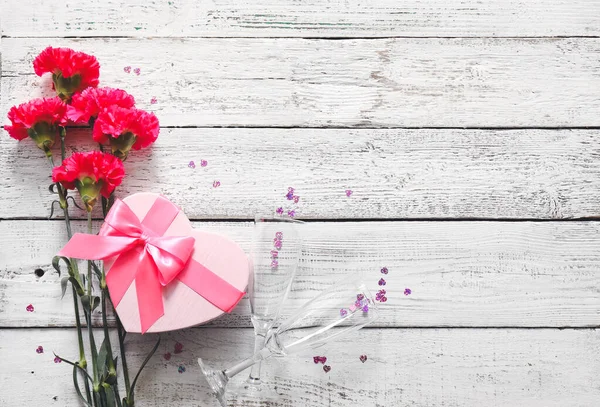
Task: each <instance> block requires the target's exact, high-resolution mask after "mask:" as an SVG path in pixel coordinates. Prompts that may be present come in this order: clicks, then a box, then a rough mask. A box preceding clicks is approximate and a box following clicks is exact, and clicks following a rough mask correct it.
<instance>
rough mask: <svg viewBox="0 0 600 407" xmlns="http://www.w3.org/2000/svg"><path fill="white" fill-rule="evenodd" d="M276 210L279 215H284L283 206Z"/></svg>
mask: <svg viewBox="0 0 600 407" xmlns="http://www.w3.org/2000/svg"><path fill="white" fill-rule="evenodd" d="M275 212H276V213H277V214H278V215H283V208H282V207H279V208H277V209H276V210H275Z"/></svg>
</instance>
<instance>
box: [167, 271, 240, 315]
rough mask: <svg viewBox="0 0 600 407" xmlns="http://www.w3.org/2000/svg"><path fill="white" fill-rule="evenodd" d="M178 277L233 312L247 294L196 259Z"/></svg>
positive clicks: (225, 309) (214, 302)
mask: <svg viewBox="0 0 600 407" xmlns="http://www.w3.org/2000/svg"><path fill="white" fill-rule="evenodd" d="M177 278H178V279H179V280H180V281H181V282H182V283H184V284H185V285H187V286H188V287H190V288H191V289H192V290H194V291H195V292H196V293H198V294H199V295H200V296H202V297H204V299H206V300H207V301H208V302H210V303H211V304H213V305H214V306H215V307H217V308H219V309H220V310H222V311H224V312H231V311H232V310H233V309H234V308H235V306H236V305H237V303H238V302H240V300H241V299H242V297H243V296H244V294H245V293H244V292H243V291H240V290H238V289H237V288H235V287H234V286H232V285H231V284H229V283H228V282H227V281H225V280H223V279H222V278H221V277H219V276H218V275H216V274H215V273H213V272H212V271H210V270H209V269H208V268H206V267H205V266H203V265H202V264H200V263H198V262H197V261H195V260H194V259H190V261H189V263H188V265H187V266H186V267H185V269H184V270H183V271H182V272H181V273H180V274H179V275H178V276H177Z"/></svg>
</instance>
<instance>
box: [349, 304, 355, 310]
mask: <svg viewBox="0 0 600 407" xmlns="http://www.w3.org/2000/svg"><path fill="white" fill-rule="evenodd" d="M348 308H349V309H350V312H354V311H356V305H354V304H352V305H350V307H348Z"/></svg>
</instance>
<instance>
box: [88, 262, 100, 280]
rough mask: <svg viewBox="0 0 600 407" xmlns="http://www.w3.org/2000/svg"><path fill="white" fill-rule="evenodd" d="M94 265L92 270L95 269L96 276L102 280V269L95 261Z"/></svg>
mask: <svg viewBox="0 0 600 407" xmlns="http://www.w3.org/2000/svg"><path fill="white" fill-rule="evenodd" d="M91 263H92V268H93V269H94V273H96V275H97V276H98V278H99V279H101V278H102V271H100V268H99V267H98V265H97V264H96V263H94V262H93V261H92V262H91Z"/></svg>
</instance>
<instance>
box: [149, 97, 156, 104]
mask: <svg viewBox="0 0 600 407" xmlns="http://www.w3.org/2000/svg"><path fill="white" fill-rule="evenodd" d="M157 102H158V99H156V96H153V97H152V99H150V104H151V105H155V104H156V103H157Z"/></svg>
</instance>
